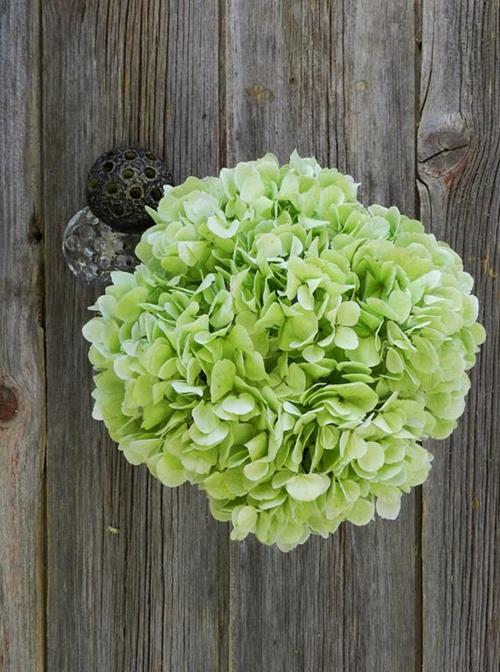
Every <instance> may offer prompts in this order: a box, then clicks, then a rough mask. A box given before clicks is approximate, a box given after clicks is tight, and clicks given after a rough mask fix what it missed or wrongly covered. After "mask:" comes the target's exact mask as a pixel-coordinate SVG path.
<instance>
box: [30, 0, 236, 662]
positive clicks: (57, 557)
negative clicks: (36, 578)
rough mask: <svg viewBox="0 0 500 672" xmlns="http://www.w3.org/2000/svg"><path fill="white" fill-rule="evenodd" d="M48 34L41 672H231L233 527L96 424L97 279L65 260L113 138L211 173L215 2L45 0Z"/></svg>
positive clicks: (214, 155)
mask: <svg viewBox="0 0 500 672" xmlns="http://www.w3.org/2000/svg"><path fill="white" fill-rule="evenodd" d="M43 43H44V60H43V71H44V82H45V84H44V96H43V120H44V127H43V136H44V149H43V155H44V171H45V185H44V196H45V217H46V221H47V222H49V226H48V230H47V380H48V387H49V399H48V427H49V430H48V446H47V455H48V459H47V491H48V501H47V516H48V517H47V524H48V558H47V560H48V567H49V576H48V605H47V609H48V620H47V636H48V651H47V669H48V670H54V671H55V670H57V671H58V672H63V671H64V672H65V671H68V672H70V671H71V672H74V671H76V670H78V671H80V670H81V671H82V672H87V671H88V672H90V671H91V670H92V671H93V670H96V671H99V672H100V671H101V670H102V671H103V672H104V671H106V672H108V670H109V671H110V672H111V671H113V672H115V671H116V672H137V671H138V670H159V669H162V670H163V669H165V670H170V669H171V670H197V669H214V670H215V669H221V670H224V667H225V665H226V660H227V651H226V642H227V634H226V633H227V625H226V619H227V607H226V602H227V594H228V588H227V586H228V584H227V548H228V539H227V530H226V527H225V526H221V525H219V524H217V523H215V521H213V520H212V519H211V517H210V516H209V513H208V508H207V505H206V501H205V497H203V496H202V495H200V494H199V493H198V492H197V491H195V490H194V489H192V488H187V487H186V488H182V489H179V490H168V489H166V488H163V487H162V486H161V484H160V483H159V482H156V481H155V480H154V479H152V478H151V477H150V476H149V474H148V473H146V471H145V469H135V468H132V467H130V466H129V465H128V464H127V463H126V462H125V460H124V458H123V456H122V455H120V454H119V453H118V452H117V450H116V447H115V446H113V445H112V444H111V442H110V441H109V440H107V439H106V437H105V433H104V431H103V429H102V428H101V427H100V425H99V424H98V423H96V422H95V421H93V420H92V419H91V417H90V412H91V400H90V390H91V376H90V367H89V364H88V362H87V355H86V352H87V344H86V343H85V342H84V340H83V338H82V336H81V327H82V324H83V322H84V321H86V320H87V319H88V318H89V317H90V314H89V313H88V311H87V306H89V305H91V304H92V303H93V301H94V299H95V297H96V296H97V295H98V294H99V293H100V288H98V287H95V286H85V284H84V283H82V282H79V281H77V280H75V278H74V277H73V276H72V275H71V273H70V272H69V271H68V269H67V268H66V267H65V264H64V260H63V259H62V255H61V235H62V231H63V228H64V226H65V224H66V222H67V221H68V219H69V217H71V215H72V214H73V213H74V212H75V211H77V210H78V209H79V208H81V207H82V206H83V205H84V204H85V198H84V184H85V177H86V173H87V171H88V169H89V167H90V165H91V163H92V161H93V160H94V159H95V158H96V157H97V156H99V154H101V153H102V152H103V151H105V150H107V149H109V148H110V147H113V146H115V145H118V144H121V143H140V144H144V145H147V146H148V147H149V148H151V149H152V150H153V151H155V152H158V153H159V154H161V155H165V156H166V158H167V161H168V163H169V165H170V166H171V168H172V170H173V173H174V177H175V179H176V181H181V180H183V179H185V177H187V175H189V174H191V173H195V174H197V173H199V174H200V175H204V174H207V173H215V172H216V171H217V169H218V164H219V151H218V147H219V97H218V12H217V5H216V4H214V3H207V5H205V4H204V3H197V2H177V1H172V2H157V0H151V1H144V0H142V1H141V0H128V1H126V2H122V1H121V0H110V1H109V2H98V1H97V0H95V1H90V2H76V1H72V2H66V1H64V2H63V1H57V0H48V1H47V2H44V3H43ZM112 528H114V529H112ZM114 530H118V532H116V531H114ZM200 570H201V571H200Z"/></svg>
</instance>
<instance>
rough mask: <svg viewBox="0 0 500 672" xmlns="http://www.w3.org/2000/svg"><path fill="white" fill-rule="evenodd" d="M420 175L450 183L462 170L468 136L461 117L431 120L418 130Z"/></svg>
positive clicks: (455, 115)
mask: <svg viewBox="0 0 500 672" xmlns="http://www.w3.org/2000/svg"><path fill="white" fill-rule="evenodd" d="M418 135H419V143H418V145H419V149H418V163H419V167H420V172H421V173H425V174H426V175H429V176H431V177H434V178H440V179H443V180H444V181H445V182H450V181H452V180H453V179H454V178H455V177H457V176H458V175H459V174H460V173H461V172H462V171H463V169H464V167H465V163H466V160H467V155H468V152H469V145H470V139H471V132H470V129H469V127H468V126H467V123H466V121H465V119H464V118H463V117H462V115H461V114H458V113H457V114H450V115H447V116H446V117H431V118H430V119H428V120H426V121H424V123H423V124H422V125H421V127H420V129H419V134H418Z"/></svg>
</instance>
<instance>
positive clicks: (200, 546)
mask: <svg viewBox="0 0 500 672" xmlns="http://www.w3.org/2000/svg"><path fill="white" fill-rule="evenodd" d="M497 11H498V8H497V3H496V2H495V0H484V1H482V2H480V1H479V0H457V2H455V3H451V2H448V1H447V0H414V2H408V1H406V0H394V1H393V2H390V3H388V2H384V0H356V1H355V2H347V1H346V0H338V1H337V0H314V1H312V2H306V1H305V0H287V2H284V1H282V0H267V1H265V0H204V1H203V2H201V1H200V0H44V1H43V2H41V3H40V1H39V0H18V2H16V3H14V2H11V3H9V2H7V1H6V0H0V84H1V86H2V91H3V92H4V93H5V94H6V95H4V96H2V98H1V100H0V112H1V117H0V128H1V130H0V140H1V147H2V161H1V162H0V176H1V178H2V180H1V183H2V186H3V189H2V194H1V195H0V204H1V205H0V208H1V210H0V213H1V217H0V302H1V304H0V305H1V306H2V319H0V670H2V672H3V671H4V670H5V671H6V672H27V671H28V670H29V671H30V672H31V670H34V671H35V672H76V671H77V672H80V671H81V672H94V670H95V672H157V671H159V670H162V671H167V670H168V671H172V672H178V671H181V672H184V671H185V672H198V670H200V671H201V670H203V671H205V670H206V671H207V672H212V671H214V672H215V671H217V672H230V671H231V672H267V671H268V670H269V671H272V672H275V671H276V672H278V671H281V670H287V672H304V671H305V670H307V672H309V671H311V672H313V671H314V672H316V671H318V672H330V670H339V671H343V672H353V670H356V672H379V671H383V672H400V671H402V670H404V671H405V672H406V671H407V670H422V669H423V670H425V671H426V672H441V670H443V671H446V672H448V670H449V671H450V672H451V671H453V672H455V671H457V672H470V671H472V670H474V672H475V671H476V670H477V671H478V672H479V671H480V672H497V670H498V669H499V668H500V621H499V617H498V607H497V603H498V602H500V594H499V593H500V567H499V563H498V548H499V546H500V535H499V529H500V528H499V525H498V520H499V519H500V518H499V514H500V493H499V487H498V483H499V482H500V456H499V451H498V438H497V437H498V435H499V434H500V426H499V422H500V421H499V418H500V407H499V403H498V400H497V397H498V393H499V392H500V389H499V380H500V376H499V373H500V371H499V369H500V366H499V364H498V353H499V348H500V342H499V341H500V335H499V308H498V306H499V304H500V293H499V290H498V273H499V266H500V261H499V254H498V244H499V229H500V225H499V219H500V218H499V215H500V197H499V194H500V189H499V155H500V130H499V124H498V117H499V112H500V81H499V80H500V73H499V71H498V67H497V65H498V59H499V56H500V51H499V42H500V37H499V25H498V15H497ZM40 58H41V60H40ZM495 63H496V64H495ZM122 143H139V144H143V145H147V146H148V147H150V148H151V149H152V150H153V151H154V152H156V153H158V154H159V155H162V156H165V157H166V160H167V163H168V164H169V166H170V167H171V169H172V171H173V174H174V178H175V181H176V182H180V181H182V180H183V179H185V178H186V177H187V176H188V175H190V174H195V175H199V176H203V175H206V174H216V173H217V171H218V170H219V168H220V167H222V166H223V165H231V164H234V163H235V162H237V161H241V160H247V159H252V158H255V157H257V156H260V155H262V154H263V153H264V152H266V151H273V152H275V153H276V154H277V155H278V157H279V158H280V160H282V161H285V160H286V159H287V158H288V156H289V154H290V152H291V151H292V150H293V149H294V148H297V149H298V150H299V152H300V153H301V154H303V155H309V154H314V155H316V156H317V158H318V159H319V160H320V162H321V163H323V164H325V165H326V164H330V165H336V166H338V167H339V168H340V169H341V170H343V171H346V172H350V173H351V174H353V175H354V176H355V177H356V179H357V180H358V181H360V182H362V187H361V190H360V198H361V199H362V200H363V201H364V202H370V201H378V202H382V203H385V204H388V205H389V204H395V205H398V206H399V207H400V209H401V210H402V211H404V212H406V213H408V214H415V215H417V216H418V215H420V216H421V218H422V219H423V220H424V222H425V223H426V225H427V226H428V227H430V228H431V229H432V231H433V232H434V233H435V234H436V235H437V236H438V237H439V238H442V239H444V240H447V241H448V242H449V243H450V244H451V245H452V246H453V247H454V248H455V249H456V250H457V251H458V252H459V253H460V254H461V255H462V256H463V258H464V264H465V268H466V270H468V271H470V272H471V273H472V274H473V275H474V277H475V278H476V288H475V291H476V293H477V294H478V296H479V299H480V303H481V315H482V319H483V321H484V323H485V324H486V326H487V329H488V334H489V338H488V342H487V344H486V345H485V346H484V348H483V351H482V353H481V356H480V359H479V363H478V366H477V368H476V369H475V370H474V372H473V374H472V390H471V393H470V395H469V398H468V408H467V411H466V414H465V416H464V418H463V419H462V420H461V422H460V426H459V428H458V430H457V431H456V432H455V433H454V435H453V436H452V437H451V439H450V440H448V441H446V442H444V443H443V442H436V443H435V444H433V445H432V450H433V452H434V454H435V461H434V467H433V471H432V474H431V477H430V480H429V481H428V482H427V484H426V485H425V486H424V488H423V490H419V491H417V492H416V493H413V494H412V495H410V496H406V497H405V498H404V502H403V510H402V513H401V516H400V518H399V519H398V521H395V522H391V521H383V520H378V521H377V522H376V523H374V524H372V525H370V526H369V527H365V528H354V527H353V526H350V525H348V524H347V525H344V526H343V527H341V529H340V530H339V531H338V532H337V533H336V534H335V535H334V536H333V537H331V538H330V539H328V540H326V541H325V540H321V539H317V538H315V539H311V540H310V541H309V542H308V543H307V544H306V545H304V546H303V547H300V548H298V549H296V550H295V551H292V552H290V553H288V554H283V553H281V552H279V551H277V550H276V549H273V548H266V547H263V546H260V545H259V544H258V543H256V542H255V540H254V539H248V540H246V541H245V542H243V543H233V542H230V541H229V532H228V528H227V526H225V525H222V524H220V523H216V522H214V521H213V520H212V519H211V517H210V515H209V513H208V507H207V504H206V500H205V497H204V495H202V494H200V493H198V492H197V491H196V489H194V488H190V487H182V488H180V489H176V490H169V489H166V488H163V487H162V486H161V485H160V484H159V483H158V482H156V481H155V480H154V479H153V478H152V477H151V476H150V475H149V474H148V473H147V472H146V471H145V470H144V469H142V468H133V467H131V466H130V465H128V464H127V463H126V461H125V460H124V458H123V456H122V455H120V454H119V453H118V451H117V450H116V448H115V446H114V445H113V444H112V443H111V442H110V441H109V439H107V437H106V434H105V432H104V430H103V428H102V427H101V426H100V425H99V424H98V423H96V422H95V421H93V420H92V419H91V399H90V391H91V387H92V384H91V371H90V366H89V364H88V362H87V358H86V350H87V348H86V344H85V342H84V341H83V338H82V336H81V333H80V332H81V326H82V324H83V323H84V322H85V321H86V320H87V319H88V316H89V313H88V312H87V309H86V308H87V306H89V305H90V304H92V303H93V301H94V299H95V297H96V296H97V295H98V294H99V293H100V291H101V288H100V287H98V286H87V285H85V284H83V283H82V282H81V281H77V280H75V278H74V277H73V276H72V275H71V273H70V272H69V271H68V270H67V268H66V266H65V263H64V260H63V258H62V255H61V235H62V231H63V229H64V226H65V224H66V222H67V221H68V219H69V218H70V216H71V215H72V214H73V213H74V212H76V211H77V210H78V209H79V208H80V207H82V206H83V205H84V204H85V199H84V182H85V176H86V173H87V170H88V168H89V167H90V165H91V163H92V161H93V160H94V159H95V158H97V156H98V155H99V154H100V153H101V152H103V151H105V150H107V149H109V148H111V147H113V146H116V145H119V144H122ZM43 257H45V262H44V263H42V261H43ZM44 269H45V270H44ZM5 316H6V319H5ZM44 341H45V347H44ZM44 359H45V362H44ZM45 364H46V366H45ZM45 400H46V401H45ZM46 413H47V423H46V420H45V417H46V415H45V414H46ZM46 426H47V431H46V432H45V427H46ZM45 458H46V463H45Z"/></svg>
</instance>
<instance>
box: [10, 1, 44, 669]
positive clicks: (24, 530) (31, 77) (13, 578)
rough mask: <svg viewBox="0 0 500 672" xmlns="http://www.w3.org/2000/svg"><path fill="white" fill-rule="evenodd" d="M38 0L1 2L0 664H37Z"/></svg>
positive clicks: (40, 635) (40, 582)
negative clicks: (34, 0)
mask: <svg viewBox="0 0 500 672" xmlns="http://www.w3.org/2000/svg"><path fill="white" fill-rule="evenodd" d="M39 58H40V52H39V23H38V3H37V2H29V0H19V2H17V3H16V4H15V6H14V4H13V3H8V4H6V3H0V89H1V91H2V96H1V98H0V119H1V125H0V147H1V148H2V159H1V161H0V184H1V185H2V188H1V190H0V305H1V314H2V317H1V319H0V670H7V672H24V670H33V671H34V672H41V671H42V670H43V669H44V572H45V568H44V519H43V518H44V482H43V469H44V432H45V384H44V371H43V369H44V361H43V360H44V351H43V274H42V254H43V252H42V251H43V245H42V236H43V230H42V222H41V219H40V197H41V172H40V119H39V111H40V108H39V95H40V69H39V65H38V63H39Z"/></svg>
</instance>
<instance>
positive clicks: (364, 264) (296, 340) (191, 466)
mask: <svg viewBox="0 0 500 672" xmlns="http://www.w3.org/2000/svg"><path fill="white" fill-rule="evenodd" d="M357 186H358V185H357V184H355V183H354V182H353V180H352V178H351V177H349V176H346V175H343V174H341V173H339V172H338V171H337V170H333V169H329V168H321V167H320V166H319V165H318V163H317V161H316V160H315V159H313V158H306V159H305V158H301V157H299V156H298V154H297V153H296V152H294V153H293V154H292V156H291V157H290V162H289V163H288V164H286V165H283V166H280V165H279V163H278V161H277V159H276V157H275V156H273V155H272V154H266V155H265V156H264V157H263V158H261V159H259V160H257V161H250V162H247V163H240V164H238V165H237V166H236V167H235V168H234V169H231V170H229V169H223V170H222V171H221V172H220V176H219V177H217V178H215V177H209V178H205V179H202V180H200V179H196V178H193V177H190V178H189V179H187V180H186V181H185V182H184V183H183V184H181V185H180V186H178V187H174V188H172V187H165V195H164V198H163V199H162V200H161V201H160V203H159V206H158V211H157V212H156V211H150V215H151V216H152V218H153V220H154V222H155V225H154V226H152V227H151V228H150V229H148V230H147V231H146V232H145V233H144V234H143V236H142V240H141V242H140V243H139V245H138V247H137V250H136V254H137V256H138V257H139V259H140V261H141V262H142V263H141V264H140V265H139V266H138V267H137V269H136V270H135V272H134V273H124V272H116V273H113V276H112V279H113V284H112V285H110V286H109V287H107V288H106V293H105V294H104V295H103V296H101V297H100V298H99V299H98V300H97V302H96V305H95V306H93V309H94V310H96V311H97V312H98V313H99V316H98V317H95V318H93V319H92V320H90V322H88V323H87V324H86V325H85V327H84V335H85V337H86V338H87V339H88V340H89V341H90V342H91V343H92V345H91V348H90V353H89V357H90V361H91V363H92V364H93V366H94V368H95V369H96V371H97V373H96V376H95V385H96V388H95V391H94V398H95V409H94V417H96V418H98V419H102V420H104V422H105V424H106V427H107V428H108V430H109V433H110V435H111V437H112V438H113V439H114V440H115V441H117V442H118V443H119V447H120V449H121V450H122V451H123V452H124V454H125V456H126V458H127V459H128V460H129V461H130V462H131V463H133V464H147V466H148V467H149V469H150V470H151V472H152V473H153V474H154V475H155V476H156V477H157V478H158V479H160V481H162V483H164V484H165V485H168V486H171V487H173V486H177V485H180V484H181V483H184V482H185V481H189V482H191V483H195V484H197V485H198V487H199V488H201V489H202V490H204V491H205V492H206V493H207V495H208V498H209V500H210V508H211V511H212V514H213V515H214V517H215V518H217V519H218V520H231V521H232V525H233V530H232V538H233V539H243V538H244V537H245V536H247V535H248V534H249V533H251V534H255V535H256V536H257V538H258V539H259V540H260V541H261V542H263V543H265V544H273V543H276V544H277V545H278V546H279V548H281V549H282V550H289V549H291V548H293V547H295V546H296V545H297V544H301V543H303V542H304V541H306V539H307V538H308V537H309V535H310V534H311V533H314V534H320V535H322V536H324V537H326V536H327V535H329V534H331V533H332V532H334V531H335V530H336V529H337V527H338V526H339V524H340V523H341V522H342V521H345V520H347V521H350V522H352V523H354V524H355V525H364V524H366V523H368V522H369V521H370V520H372V519H373V517H374V514H375V511H376V512H377V513H378V515H379V516H382V517H383V518H391V519H393V518H396V517H397V515H398V513H399V509H400V500H401V495H402V493H407V492H409V491H410V489H411V488H412V487H413V486H416V485H419V484H421V483H422V482H423V481H424V480H425V479H426V477H427V475H428V473H429V469H430V463H431V459H432V456H431V455H430V453H429V452H428V451H427V450H426V449H424V448H423V447H422V446H421V445H420V441H421V440H422V439H425V438H427V437H434V438H444V437H446V436H447V435H448V434H450V432H451V431H452V430H453V428H454V427H455V425H456V421H457V418H458V417H459V416H460V415H461V413H462V412H463V410H464V397H465V395H466V393H467V391H468V389H469V378H468V376H467V373H466V371H467V370H468V369H470V368H471V367H472V365H473V364H474V361H475V354H476V352H477V350H478V346H479V344H480V343H481V342H482V341H483V340H484V329H483V327H482V326H481V325H480V324H478V323H477V322H476V318H477V313H478V304H477V299H476V298H475V297H474V296H473V295H472V294H471V289H472V278H471V277H470V275H468V274H467V273H465V272H464V271H463V268H462V262H461V259H460V257H459V256H458V255H457V254H456V253H455V252H453V251H452V250H451V249H450V248H449V247H448V245H446V244H445V243H442V242H438V241H437V240H436V239H435V237H434V236H433V235H429V234H426V233H425V232H424V228H423V226H422V224H421V223H420V222H418V221H416V220H414V219H410V218H408V217H406V216H404V215H401V214H400V213H399V211H398V210H397V208H394V207H392V208H388V209H387V208H384V207H382V206H380V205H372V206H371V207H368V208H365V207H363V206H362V205H361V204H360V203H359V202H358V201H357V199H356V192H357Z"/></svg>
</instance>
